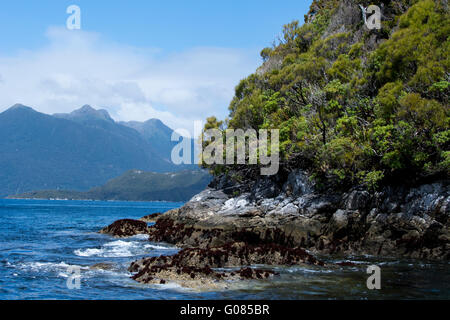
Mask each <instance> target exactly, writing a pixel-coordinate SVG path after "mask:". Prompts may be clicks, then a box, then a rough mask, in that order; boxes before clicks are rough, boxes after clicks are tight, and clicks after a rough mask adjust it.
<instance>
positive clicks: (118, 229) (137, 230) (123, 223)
mask: <svg viewBox="0 0 450 320" xmlns="http://www.w3.org/2000/svg"><path fill="white" fill-rule="evenodd" d="M99 232H100V233H102V234H109V235H112V236H114V237H118V238H123V237H131V236H135V235H138V234H146V233H147V232H148V226H147V223H145V222H144V221H139V220H132V219H123V220H118V221H116V222H114V223H112V224H111V225H109V226H107V227H105V228H103V229H102V230H100V231H99Z"/></svg>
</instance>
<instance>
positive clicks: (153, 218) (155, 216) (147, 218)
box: [139, 212, 162, 223]
mask: <svg viewBox="0 0 450 320" xmlns="http://www.w3.org/2000/svg"><path fill="white" fill-rule="evenodd" d="M161 214H162V213H161V212H157V213H152V214H149V215H146V216H145V217H142V218H140V219H139V220H140V221H144V222H147V223H153V222H156V220H157V219H158V218H159V216H161Z"/></svg>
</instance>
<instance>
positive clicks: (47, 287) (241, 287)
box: [0, 200, 450, 300]
mask: <svg viewBox="0 0 450 320" xmlns="http://www.w3.org/2000/svg"><path fill="white" fill-rule="evenodd" d="M182 205H183V204H182V203H168V202H101V201H59V200H54V201H46V200H0V237H1V242H0V300H10V299H11V300H17V299H26V300H42V299H45V300H50V299H51V300H54V299H63V300H98V299H100V300H111V299H120V300H135V299H139V300H142V299H153V300H156V299H189V300H190V299H449V298H450V264H449V262H430V261H420V260H398V259H394V258H383V259H379V258H378V259H376V258H373V257H367V256H363V257H339V256H333V257H319V258H322V259H324V260H325V261H326V262H329V263H334V262H342V261H351V262H353V263H354V265H353V266H350V267H335V268H322V267H315V266H295V267H277V268H275V269H276V271H277V272H279V274H280V275H279V276H277V277H276V278H274V279H272V280H260V281H239V282H237V283H232V284H230V289H228V290H224V291H205V292H199V291H192V290H188V289H186V288H182V287H180V286H178V285H176V284H171V283H169V284H166V285H143V284H140V283H137V282H135V281H134V280H132V279H131V278H130V277H131V275H132V274H131V273H129V272H128V271H127V268H128V266H129V265H130V263H131V262H132V261H134V260H136V259H138V258H141V257H147V256H159V255H170V254H175V253H176V252H177V251H178V248H175V247H173V246H171V245H168V244H164V243H151V242H149V241H148V239H147V237H146V236H142V235H141V236H136V237H131V238H127V239H115V238H113V237H111V236H108V235H102V234H99V233H97V232H98V231H99V230H100V229H101V228H103V227H105V226H107V225H109V224H111V223H112V222H114V221H116V220H118V219H123V218H130V219H138V218H140V217H143V216H145V215H148V214H151V213H155V212H165V211H167V210H170V209H173V208H177V207H180V206H182ZM98 263H106V264H108V265H109V266H110V269H108V270H97V269H92V268H90V266H92V265H95V264H98ZM370 265H377V266H379V267H380V270H381V290H369V289H368V288H367V285H366V281H367V278H368V277H369V276H370V274H367V267H368V266H370ZM74 268H76V269H79V270H80V286H79V288H73V286H70V285H68V283H71V281H69V280H71V275H72V273H71V270H74Z"/></svg>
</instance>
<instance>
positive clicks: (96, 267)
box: [89, 263, 114, 270]
mask: <svg viewBox="0 0 450 320" xmlns="http://www.w3.org/2000/svg"><path fill="white" fill-rule="evenodd" d="M89 269H91V270H112V269H114V264H112V263H97V264H94V265H92V266H90V267H89Z"/></svg>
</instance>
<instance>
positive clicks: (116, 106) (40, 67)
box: [0, 0, 311, 132]
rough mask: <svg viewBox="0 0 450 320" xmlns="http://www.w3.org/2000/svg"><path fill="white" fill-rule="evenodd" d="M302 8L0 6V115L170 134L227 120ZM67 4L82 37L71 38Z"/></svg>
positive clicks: (246, 4)
mask: <svg viewBox="0 0 450 320" xmlns="http://www.w3.org/2000/svg"><path fill="white" fill-rule="evenodd" d="M310 2H311V1H305V0H283V1H276V0H258V1H256V0H240V1H237V0H225V1H217V0H209V1H205V0H184V1H181V0H165V1H163V0H159V1H154V0H128V1H123V0H115V1H110V0H109V1H106V0H94V1H93V0H79V1H73V0H72V1H65V0H58V1H56V0H39V1H30V0H15V1H8V2H7V3H6V2H3V3H2V5H1V6H0V39H1V41H0V112H2V111H4V110H6V109H8V108H9V107H10V106H12V105H14V104H16V103H21V104H24V105H27V106H30V107H32V108H34V109H35V110H37V111H40V112H44V113H48V114H53V113H61V112H71V111H73V110H75V109H77V108H79V107H81V106H82V105H85V104H89V105H91V106H93V107H94V108H102V109H106V110H108V111H109V112H110V114H111V116H112V117H113V118H114V119H115V120H117V121H131V120H134V121H145V120H148V119H150V118H158V119H160V120H162V121H163V122H165V123H166V124H167V125H169V126H170V127H172V128H173V129H181V128H183V129H186V130H188V131H191V132H192V130H193V122H194V121H195V120H204V119H205V118H206V117H208V116H212V115H215V116H217V117H218V118H220V119H224V118H225V117H226V116H227V115H228V105H229V103H230V101H231V99H232V97H233V94H234V87H235V86H236V85H237V84H238V83H239V81H240V80H241V79H243V78H245V77H246V76H248V75H249V74H251V73H253V72H254V71H255V70H256V68H257V67H258V66H259V65H260V64H261V63H262V61H261V58H260V56H259V53H260V51H261V50H262V49H263V48H264V47H268V46H271V45H272V43H273V41H274V40H275V39H276V38H277V36H278V35H279V34H280V32H281V30H282V26H283V25H284V24H286V23H289V22H291V21H292V20H299V21H300V22H303V17H304V15H305V14H306V13H307V11H308V8H309V5H310ZM70 5H77V6H79V7H80V9H81V29H80V30H68V29H67V27H66V20H67V19H68V18H69V16H70V14H68V13H67V12H66V10H67V8H68V7H69V6H70Z"/></svg>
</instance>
